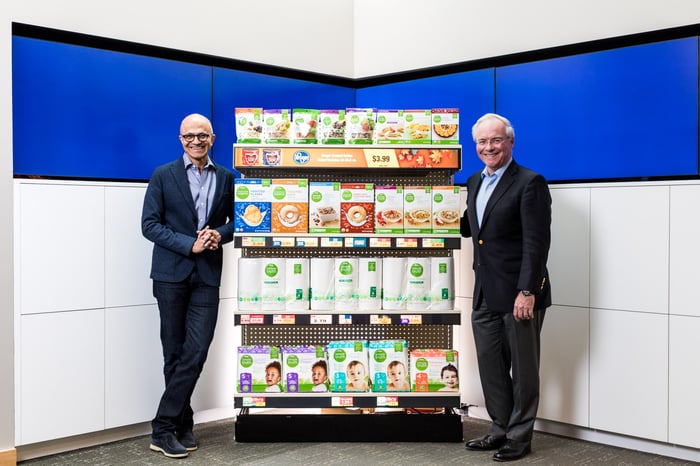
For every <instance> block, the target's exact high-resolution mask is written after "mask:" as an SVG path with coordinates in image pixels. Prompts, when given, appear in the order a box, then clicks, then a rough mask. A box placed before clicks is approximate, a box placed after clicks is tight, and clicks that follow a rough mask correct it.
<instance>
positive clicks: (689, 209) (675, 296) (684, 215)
mask: <svg viewBox="0 0 700 466" xmlns="http://www.w3.org/2000/svg"><path fill="white" fill-rule="evenodd" d="M698 206H700V186H672V187H671V218H670V222H671V229H670V230H671V241H670V256H671V257H670V264H669V266H670V267H669V268H670V270H669V276H670V283H669V293H670V296H669V312H670V313H671V314H678V315H690V316H696V317H700V306H698V285H700V280H699V279H698V275H699V274H698V264H700V241H698V238H700V213H698V212H699V209H698Z"/></svg>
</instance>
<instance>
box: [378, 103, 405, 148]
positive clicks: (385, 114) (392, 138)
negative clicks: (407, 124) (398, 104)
mask: <svg viewBox="0 0 700 466" xmlns="http://www.w3.org/2000/svg"><path fill="white" fill-rule="evenodd" d="M374 138H375V142H376V143H377V144H399V143H403V142H406V141H405V139H404V112H403V110H377V125H376V128H375V130H374Z"/></svg>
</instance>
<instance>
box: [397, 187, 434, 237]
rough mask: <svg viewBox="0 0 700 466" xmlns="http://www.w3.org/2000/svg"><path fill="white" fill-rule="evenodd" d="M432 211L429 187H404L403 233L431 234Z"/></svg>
mask: <svg viewBox="0 0 700 466" xmlns="http://www.w3.org/2000/svg"><path fill="white" fill-rule="evenodd" d="M432 209H433V199H432V196H431V195H430V186H404V188H403V211H404V216H403V218H404V226H403V231H404V233H432V231H433V227H432V223H431V217H432Z"/></svg>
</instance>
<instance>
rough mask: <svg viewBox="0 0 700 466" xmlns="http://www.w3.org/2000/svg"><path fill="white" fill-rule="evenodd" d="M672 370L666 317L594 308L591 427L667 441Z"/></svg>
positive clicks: (592, 317)
mask: <svg viewBox="0 0 700 466" xmlns="http://www.w3.org/2000/svg"><path fill="white" fill-rule="evenodd" d="M545 326H546V325H545ZM668 367H669V366H668V316H667V315H661V314H651V313H648V312H624V311H611V310H605V309H592V310H591V423H590V427H591V428H593V429H602V430H606V431H610V432H617V433H620V434H625V435H632V436H635V437H642V438H646V439H651V440H658V441H661V442H666V441H668V430H667V429H668Z"/></svg>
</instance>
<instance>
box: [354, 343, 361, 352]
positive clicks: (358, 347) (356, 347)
mask: <svg viewBox="0 0 700 466" xmlns="http://www.w3.org/2000/svg"><path fill="white" fill-rule="evenodd" d="M361 351H362V342H361V341H356V342H355V352H356V353H359V352H361Z"/></svg>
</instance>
